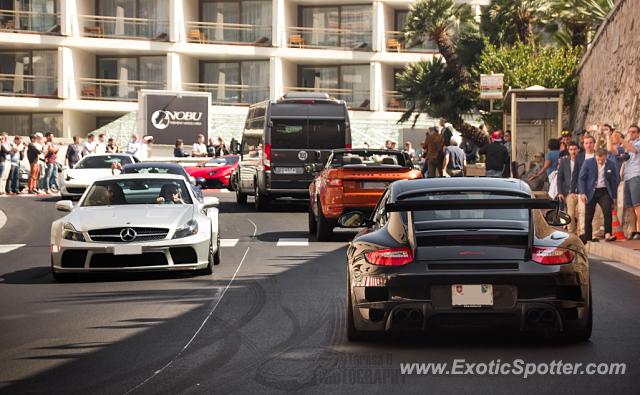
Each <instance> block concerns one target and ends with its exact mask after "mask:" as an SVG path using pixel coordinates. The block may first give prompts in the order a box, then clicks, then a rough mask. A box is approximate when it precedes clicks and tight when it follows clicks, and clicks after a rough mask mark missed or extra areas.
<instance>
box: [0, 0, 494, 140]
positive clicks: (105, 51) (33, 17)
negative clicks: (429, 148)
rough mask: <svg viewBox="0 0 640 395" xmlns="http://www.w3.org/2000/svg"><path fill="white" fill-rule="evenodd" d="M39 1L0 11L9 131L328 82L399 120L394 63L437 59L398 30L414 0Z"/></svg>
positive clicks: (66, 130)
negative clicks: (141, 98)
mask: <svg viewBox="0 0 640 395" xmlns="http://www.w3.org/2000/svg"><path fill="white" fill-rule="evenodd" d="M32 2H33V3H37V2H38V1H37V0H32ZM40 2H41V3H42V4H44V8H45V9H47V10H48V12H46V13H43V12H42V9H43V7H39V10H38V11H37V12H36V11H33V10H4V11H2V14H0V15H2V18H0V66H1V65H4V66H2V67H3V69H2V70H0V84H1V85H0V87H1V88H2V89H1V91H0V130H7V132H9V133H11V134H12V133H14V131H12V130H10V129H11V128H13V127H16V128H17V127H18V126H16V122H17V123H20V122H22V125H24V122H27V121H26V119H28V117H27V116H28V115H31V116H32V118H31V121H30V122H32V123H31V124H30V125H31V127H32V128H37V127H42V126H40V125H42V124H43V122H44V124H45V126H46V127H49V126H50V127H52V128H57V129H58V130H56V132H57V133H58V134H59V135H60V137H67V138H68V137H71V136H73V135H81V136H83V135H86V133H88V132H90V131H92V130H94V129H96V128H97V127H99V126H101V125H102V124H104V123H106V122H108V121H110V120H112V119H115V118H117V117H119V116H122V115H124V114H126V113H128V112H131V111H135V110H136V109H137V103H136V102H135V98H136V97H137V94H136V90H138V89H140V88H144V89H168V90H176V91H181V90H182V91H190V90H201V91H211V92H212V99H213V103H214V104H213V108H212V111H211V113H212V114H214V117H216V116H219V117H222V118H221V119H223V118H224V119H234V120H236V123H237V124H240V123H241V122H242V120H243V119H244V115H245V114H246V108H247V105H248V104H249V102H250V101H251V100H257V98H262V99H266V98H269V99H272V100H275V99H277V98H279V97H280V96H282V94H283V93H285V92H287V91H290V90H310V91H313V90H320V91H327V92H329V93H331V94H332V95H334V96H335V97H337V98H341V99H345V100H347V101H348V102H349V103H350V105H351V107H352V109H353V111H352V114H351V117H352V119H353V120H354V122H356V123H357V122H360V123H363V124H366V123H367V122H369V123H371V124H373V125H375V124H376V123H377V124H379V125H393V124H394V122H395V121H396V120H397V119H398V118H399V116H400V112H399V111H401V110H402V103H401V102H400V101H399V100H397V99H396V98H395V97H394V95H395V93H394V73H395V71H397V70H398V69H401V68H402V67H404V66H405V65H406V64H408V63H411V62H416V61H419V60H423V59H429V58H430V57H432V56H437V52H436V51H435V49H434V47H433V46H428V45H427V46H425V47H423V48H421V49H411V48H410V49H407V48H405V45H404V44H403V43H402V39H401V37H400V36H398V35H397V33H394V31H396V30H397V29H399V27H398V20H399V19H401V18H402V15H404V14H403V12H406V11H407V10H408V9H409V7H410V5H411V4H412V3H413V2H414V1H411V0H383V1H360V0H334V1H330V0H326V1H321V2H320V1H314V0H267V1H266V2H264V3H263V2H259V1H240V0H238V1H237V2H231V3H232V4H231V5H230V6H229V5H228V3H229V2H228V1H226V2H225V4H227V5H225V6H224V7H227V8H224V9H222V8H220V7H222V6H221V5H220V4H216V2H214V1H210V0H156V2H157V4H156V6H157V9H153V10H149V9H146V10H141V9H136V10H135V11H131V10H129V9H126V7H120V6H118V4H120V3H122V2H116V1H115V0H98V1H95V0H87V1H84V0H82V1H81V0H57V1H56V0H40ZM485 2H486V1H484V0H480V1H478V0H476V1H469V3H474V4H479V5H484V3H485ZM110 3H112V4H110ZM116 3H118V4H116ZM125 3H126V1H125ZM134 3H135V4H139V2H138V3H136V2H135V1H133V2H132V4H134ZM42 4H41V5H42ZM479 5H478V6H477V7H476V10H477V11H478V12H479ZM229 7H231V8H229ZM234 7H237V8H238V9H239V10H240V11H238V10H237V9H235V8H234ZM256 7H261V8H256ZM96 8H98V9H96ZM105 10H107V12H106V13H107V14H109V15H105ZM132 12H133V14H132ZM268 12H270V13H271V15H270V17H267V16H265V15H268ZM237 15H240V17H238V16H237ZM234 18H236V19H237V21H236V20H234ZM247 18H253V20H251V19H249V20H248V19H247ZM267 19H269V22H268V23H267V22H266V20H267ZM230 20H231V22H229V21H230ZM237 22H240V23H237ZM248 22H249V23H248ZM251 22H253V23H251ZM16 25H18V26H16ZM53 61H55V62H57V65H51V64H50V63H51V62H53ZM12 62H13V63H12ZM27 63H28V66H27ZM44 64H48V67H44ZM236 66H237V67H236ZM234 69H235V70H234ZM158 70H160V71H161V73H159V72H158ZM211 70H213V71H211ZM50 74H55V75H50ZM132 75H133V76H135V78H132ZM245 75H246V77H245ZM105 76H109V77H110V78H105ZM114 76H115V77H114ZM145 76H146V77H145ZM234 78H235V80H234ZM150 79H151V80H153V81H151V80H150ZM255 81H258V82H260V84H258V85H256V84H255ZM43 92H44V94H43ZM38 114H44V115H46V116H44V117H40V116H38ZM19 115H21V116H22V117H18V118H19V121H16V119H18V118H15V116H19ZM12 116H13V117H14V118H11V117H12ZM225 117H226V118H225ZM51 118H56V119H55V120H52V119H51ZM3 123H4V124H3ZM213 123H214V127H215V123H216V120H215V118H214V120H213ZM47 125H49V126H47ZM382 127H383V128H387V126H382ZM397 128H398V127H396V129H397ZM220 130H222V131H225V130H226V131H227V132H228V130H227V129H225V128H222V129H220ZM236 132H239V131H235V130H232V131H231V133H236ZM392 132H393V131H392V130H389V133H392ZM213 133H215V131H214V132H213Z"/></svg>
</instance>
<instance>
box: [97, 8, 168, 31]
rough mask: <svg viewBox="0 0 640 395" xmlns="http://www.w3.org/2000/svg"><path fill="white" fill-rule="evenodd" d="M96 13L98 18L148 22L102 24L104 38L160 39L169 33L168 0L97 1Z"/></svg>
mask: <svg viewBox="0 0 640 395" xmlns="http://www.w3.org/2000/svg"><path fill="white" fill-rule="evenodd" d="M97 11H98V12H97V13H98V15H100V16H111V17H118V18H140V19H146V20H148V21H137V22H136V23H133V22H129V21H127V20H123V19H119V20H116V22H115V23H104V24H103V29H104V34H105V36H125V37H147V38H160V37H163V36H166V35H167V34H168V33H169V0H98V6H97Z"/></svg>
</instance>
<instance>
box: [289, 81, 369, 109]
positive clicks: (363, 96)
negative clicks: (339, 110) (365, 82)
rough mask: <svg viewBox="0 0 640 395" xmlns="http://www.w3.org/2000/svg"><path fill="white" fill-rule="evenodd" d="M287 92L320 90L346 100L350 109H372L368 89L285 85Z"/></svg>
mask: <svg viewBox="0 0 640 395" xmlns="http://www.w3.org/2000/svg"><path fill="white" fill-rule="evenodd" d="M285 92H320V93H328V94H329V96H331V97H333V98H336V99H338V100H344V101H345V102H346V103H347V107H348V108H349V109H350V110H370V109H371V101H370V100H369V97H370V94H369V91H368V90H355V89H336V88H332V89H323V88H301V87H297V86H294V87H285Z"/></svg>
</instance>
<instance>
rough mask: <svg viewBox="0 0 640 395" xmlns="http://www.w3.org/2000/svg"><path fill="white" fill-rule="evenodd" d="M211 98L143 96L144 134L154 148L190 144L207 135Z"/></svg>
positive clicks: (150, 93)
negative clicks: (148, 136) (180, 141)
mask: <svg viewBox="0 0 640 395" xmlns="http://www.w3.org/2000/svg"><path fill="white" fill-rule="evenodd" d="M209 101H210V97H209V96H206V95H202V94H198V93H196V94H195V95H194V94H191V93H188V92H182V93H180V95H178V94H176V93H170V92H166V93H165V92H162V93H160V92H158V93H157V94H156V93H152V92H146V93H145V94H144V96H143V103H144V110H145V111H144V114H145V127H146V134H148V135H151V136H153V138H154V141H155V143H156V144H171V145H173V144H174V143H175V141H176V139H179V138H180V139H183V140H184V141H185V143H187V144H191V143H192V142H193V141H195V140H196V136H197V135H198V134H201V133H202V134H204V135H205V136H207V135H208V131H209Z"/></svg>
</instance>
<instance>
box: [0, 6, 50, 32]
mask: <svg viewBox="0 0 640 395" xmlns="http://www.w3.org/2000/svg"><path fill="white" fill-rule="evenodd" d="M0 31H1V32H10V33H36V34H51V35H60V14H48V13H42V12H29V11H14V10H0Z"/></svg>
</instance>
